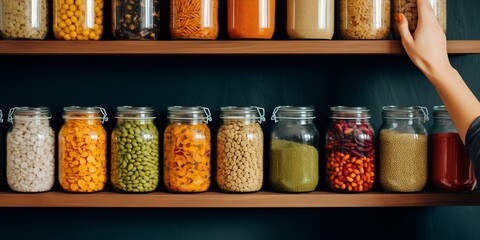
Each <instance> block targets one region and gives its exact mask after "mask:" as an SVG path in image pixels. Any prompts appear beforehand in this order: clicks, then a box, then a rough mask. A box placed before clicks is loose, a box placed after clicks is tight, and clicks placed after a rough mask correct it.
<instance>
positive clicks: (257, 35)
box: [228, 0, 275, 39]
mask: <svg viewBox="0 0 480 240" xmlns="http://www.w3.org/2000/svg"><path fill="white" fill-rule="evenodd" d="M274 30H275V0H249V1H245V0H228V35H229V36H230V38H232V39H271V38H272V36H273V32H274Z"/></svg>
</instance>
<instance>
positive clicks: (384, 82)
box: [0, 0, 480, 239]
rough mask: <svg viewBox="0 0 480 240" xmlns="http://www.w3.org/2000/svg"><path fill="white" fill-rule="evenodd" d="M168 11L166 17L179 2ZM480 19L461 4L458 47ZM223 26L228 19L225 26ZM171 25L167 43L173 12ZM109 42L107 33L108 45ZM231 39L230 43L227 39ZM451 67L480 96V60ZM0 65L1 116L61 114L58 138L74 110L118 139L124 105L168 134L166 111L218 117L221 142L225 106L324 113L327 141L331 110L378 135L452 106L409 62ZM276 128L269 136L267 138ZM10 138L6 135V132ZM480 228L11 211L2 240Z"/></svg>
mask: <svg viewBox="0 0 480 240" xmlns="http://www.w3.org/2000/svg"><path fill="white" fill-rule="evenodd" d="M109 2H110V1H108V3H109ZM278 3H279V5H280V6H279V11H278V13H279V16H278V17H277V20H278V25H277V26H283V25H282V24H284V22H285V21H284V20H282V16H283V15H284V13H285V9H284V7H283V5H284V4H285V0H281V1H280V0H279V1H278ZM107 5H108V4H107ZM163 5H164V8H163V9H164V10H165V9H166V8H165V6H168V4H167V1H164V3H163ZM222 9H223V10H225V5H222ZM479 9H480V2H479V1H477V0H464V1H461V2H459V1H450V2H449V11H448V19H449V20H448V38H449V39H480V25H479V24H478V22H479V20H480V19H479V16H478V13H477V12H478V10H479ZM221 15H222V18H223V17H224V14H221ZM162 18H163V20H164V24H163V26H164V28H163V29H162V30H163V36H164V37H166V36H167V35H168V34H167V25H166V24H165V23H166V19H168V15H167V13H166V11H163V17H162ZM222 26H225V24H222ZM109 36H111V35H110V34H109V33H107V34H106V37H107V38H108V37H109ZM220 36H221V37H223V38H224V37H225V36H226V34H225V31H224V28H223V30H222V32H221V34H220ZM284 36H285V31H284V30H283V29H278V30H277V32H276V35H275V37H276V38H284ZM451 60H452V64H453V65H454V66H455V67H456V68H457V69H458V70H459V72H460V73H461V74H462V75H463V76H464V78H465V80H466V82H467V83H468V85H469V86H470V87H471V88H472V89H473V91H474V92H475V94H476V95H477V96H480V81H479V80H478V78H479V77H480V68H479V65H480V55H460V56H452V57H451ZM0 63H1V64H0V73H1V75H0V80H1V84H2V87H1V92H0V108H1V109H3V110H4V111H7V110H8V109H9V108H10V107H13V106H22V105H30V106H35V105H45V106H49V107H51V108H52V112H53V116H54V119H53V120H52V123H53V126H54V128H55V130H56V131H57V132H58V130H59V127H60V126H61V123H62V120H61V111H62V107H63V106H68V105H92V106H93V105H98V106H103V107H105V108H107V110H108V112H109V114H110V116H111V118H110V119H111V121H110V122H109V123H108V124H107V125H106V127H107V128H108V129H109V130H111V128H112V126H113V120H114V119H113V117H112V116H113V113H114V108H115V107H116V106H119V105H125V104H128V105H149V106H154V107H156V108H157V109H158V110H159V118H158V125H159V127H160V128H163V126H164V125H165V115H166V111H165V110H166V107H168V106H170V105H203V106H208V107H210V108H211V109H212V111H213V113H214V122H213V123H212V124H211V125H210V126H211V129H212V130H213V132H216V128H217V127H218V124H219V119H218V109H219V107H221V106H224V105H258V106H263V107H265V108H266V109H267V112H268V117H269V116H270V113H271V111H272V110H273V108H274V107H275V106H277V105H283V104H292V105H313V106H315V107H316V109H317V112H318V119H317V125H318V127H319V129H320V132H321V133H322V134H323V132H324V130H325V126H326V124H327V123H328V111H329V107H330V106H333V105H352V106H353V105H355V106H367V107H369V108H371V110H372V114H373V118H372V124H373V126H374V128H375V129H378V128H379V126H380V124H381V118H380V109H381V106H383V105H387V104H398V105H423V106H426V107H428V108H429V109H432V107H433V106H434V105H437V104H440V103H441V102H440V99H439V97H438V96H437V93H436V92H435V90H434V89H433V87H432V86H431V85H430V84H429V83H428V81H427V80H426V79H425V77H424V76H423V75H422V74H421V73H420V72H419V71H418V70H417V69H416V68H415V67H414V66H413V65H412V64H411V62H410V61H409V60H408V58H407V57H406V56H317V57H299V56H295V57H286V56H280V57H268V56H255V57H202V56H195V57H172V56H160V57H158V56H157V57H125V56H123V57H105V56H94V57H93V56H90V57H69V56H59V57H51V56H50V57H33V56H22V57H9V56H0ZM271 124H272V123H271V121H268V122H267V123H266V124H263V130H264V133H265V135H266V136H268V135H269V132H270V128H271ZM430 125H431V123H429V126H430ZM7 126H8V125H7V124H3V128H4V129H3V130H4V131H5V130H6V128H7ZM267 140H268V137H267ZM267 159H268V158H267ZM267 166H268V164H267ZM267 175H268V174H267ZM267 177H268V176H267ZM268 184H269V183H268V181H266V183H265V186H264V189H265V190H269V187H268ZM55 188H56V189H58V186H55ZM109 188H110V186H109ZM110 189H111V188H110ZM319 189H320V190H324V189H325V188H324V187H323V186H320V187H319ZM0 190H1V191H7V188H6V187H5V186H3V187H2V188H1V189H0ZM159 190H161V191H163V190H164V189H163V188H160V189H159ZM212 190H215V186H213V187H212ZM25 197H28V196H27V195H26V196H25ZM479 223H480V207H431V208H373V209H372V208H361V209H357V208H352V209H18V208H0V229H1V232H0V239H22V238H23V239H27V238H41V239H52V238H69V239H90V238H92V239H142V238H143V239H147V238H149V239H195V238H200V239H300V238H317V239H318V238H325V239H330V238H334V237H350V238H353V237H355V236H359V235H364V236H370V237H373V238H383V239H389V238H392V239H405V238H413V239H480V228H479V227H478V226H479Z"/></svg>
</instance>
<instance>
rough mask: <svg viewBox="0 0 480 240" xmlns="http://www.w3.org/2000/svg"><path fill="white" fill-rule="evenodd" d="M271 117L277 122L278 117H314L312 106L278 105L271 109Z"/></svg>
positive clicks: (296, 118)
mask: <svg viewBox="0 0 480 240" xmlns="http://www.w3.org/2000/svg"><path fill="white" fill-rule="evenodd" d="M271 119H272V120H273V121H275V122H278V120H279V119H288V120H309V119H315V108H314V107H294V106H278V107H276V108H275V109H274V110H273V113H272V118H271Z"/></svg>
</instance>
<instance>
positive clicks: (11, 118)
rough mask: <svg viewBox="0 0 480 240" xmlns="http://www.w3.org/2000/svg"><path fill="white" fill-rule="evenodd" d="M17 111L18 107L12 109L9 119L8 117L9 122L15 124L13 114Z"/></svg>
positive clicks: (9, 112)
mask: <svg viewBox="0 0 480 240" xmlns="http://www.w3.org/2000/svg"><path fill="white" fill-rule="evenodd" d="M16 110H17V108H16V107H13V108H10V111H8V117H7V122H9V123H13V113H15V111H16ZM2 122H3V119H2Z"/></svg>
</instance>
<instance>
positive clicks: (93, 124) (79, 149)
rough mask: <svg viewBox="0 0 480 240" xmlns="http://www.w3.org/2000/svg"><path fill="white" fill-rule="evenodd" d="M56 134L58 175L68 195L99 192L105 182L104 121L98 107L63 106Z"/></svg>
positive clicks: (105, 135)
mask: <svg viewBox="0 0 480 240" xmlns="http://www.w3.org/2000/svg"><path fill="white" fill-rule="evenodd" d="M63 110H64V114H63V118H64V119H65V123H64V125H63V127H62V129H61V130H60V133H59V134H58V144H59V146H58V149H59V152H58V167H59V169H58V173H59V181H60V185H61V186H62V189H63V190H65V191H68V192H98V191H102V190H103V188H104V186H105V183H106V181H107V165H106V164H107V156H106V154H107V133H106V131H105V129H104V128H103V125H102V123H103V122H105V121H107V114H106V111H105V109H103V108H100V107H76V106H72V107H66V108H64V109H63Z"/></svg>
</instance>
